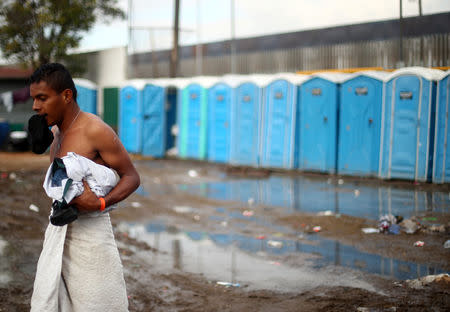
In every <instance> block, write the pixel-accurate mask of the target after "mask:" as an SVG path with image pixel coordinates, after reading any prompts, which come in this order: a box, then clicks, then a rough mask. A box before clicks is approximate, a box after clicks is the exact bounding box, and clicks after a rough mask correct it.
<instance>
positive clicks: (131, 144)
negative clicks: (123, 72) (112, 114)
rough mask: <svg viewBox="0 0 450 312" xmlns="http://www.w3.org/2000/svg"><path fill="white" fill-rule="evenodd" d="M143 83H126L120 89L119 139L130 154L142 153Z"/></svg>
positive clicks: (138, 81) (136, 81)
mask: <svg viewBox="0 0 450 312" xmlns="http://www.w3.org/2000/svg"><path fill="white" fill-rule="evenodd" d="M144 86H145V82H144V81H140V80H135V81H130V82H128V83H127V84H126V85H125V86H124V87H122V88H121V89H120V102H119V138H120V140H121V141H122V144H123V145H124V147H125V149H126V150H127V151H128V152H130V153H140V152H141V151H142V125H143V112H142V97H143V92H142V90H143V88H144Z"/></svg>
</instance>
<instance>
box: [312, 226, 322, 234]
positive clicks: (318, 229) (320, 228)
mask: <svg viewBox="0 0 450 312" xmlns="http://www.w3.org/2000/svg"><path fill="white" fill-rule="evenodd" d="M313 231H314V232H316V233H317V232H320V231H322V227H321V226H319V225H318V226H315V227H313Z"/></svg>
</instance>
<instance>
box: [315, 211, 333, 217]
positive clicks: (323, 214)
mask: <svg viewBox="0 0 450 312" xmlns="http://www.w3.org/2000/svg"><path fill="white" fill-rule="evenodd" d="M317 215H318V216H332V215H333V211H331V210H325V211H319V212H318V213H317Z"/></svg>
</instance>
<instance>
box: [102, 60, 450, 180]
mask: <svg viewBox="0 0 450 312" xmlns="http://www.w3.org/2000/svg"><path fill="white" fill-rule="evenodd" d="M449 73H450V72H443V71H440V70H434V69H428V68H418V67H412V68H403V69H399V70H396V71H394V72H391V73H387V72H381V71H371V72H369V71H367V72H358V73H354V74H343V73H317V74H313V75H297V74H293V73H284V74H276V75H248V76H231V75H230V76H223V77H193V78H189V79H187V78H185V79H180V78H178V79H153V80H132V81H128V82H127V83H126V84H125V85H124V86H122V87H121V88H120V89H119V109H118V132H119V137H120V139H121V140H122V142H123V144H124V146H125V148H126V149H127V150H128V151H129V152H130V153H140V154H143V155H148V156H154V157H163V156H164V155H165V154H166V152H167V151H168V150H169V149H171V148H173V147H176V150H177V153H178V156H179V157H180V158H189V159H199V160H208V161H211V162H220V163H229V164H233V165H244V166H253V167H264V168H282V169H298V170H302V171H315V172H323V173H338V174H345V175H356V176H378V177H380V178H384V179H406V180H415V181H432V182H435V183H447V182H450V148H449V145H448V144H447V139H448V137H449V132H450V131H449V127H448V110H449V86H450V79H449V76H450V75H449ZM105 108H106V107H105Z"/></svg>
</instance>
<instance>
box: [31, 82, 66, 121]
mask: <svg viewBox="0 0 450 312" xmlns="http://www.w3.org/2000/svg"><path fill="white" fill-rule="evenodd" d="M30 95H31V97H32V98H33V110H34V111H35V112H36V113H38V114H39V115H44V116H45V119H46V120H47V125H49V126H53V125H55V124H57V123H58V122H59V121H61V119H62V112H63V110H64V107H65V105H64V98H63V94H62V93H58V92H56V91H55V90H53V89H52V88H51V87H50V86H49V85H48V84H47V83H46V82H45V81H42V80H41V81H40V82H39V83H32V84H31V85H30Z"/></svg>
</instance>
